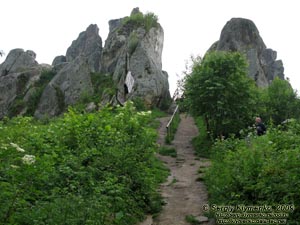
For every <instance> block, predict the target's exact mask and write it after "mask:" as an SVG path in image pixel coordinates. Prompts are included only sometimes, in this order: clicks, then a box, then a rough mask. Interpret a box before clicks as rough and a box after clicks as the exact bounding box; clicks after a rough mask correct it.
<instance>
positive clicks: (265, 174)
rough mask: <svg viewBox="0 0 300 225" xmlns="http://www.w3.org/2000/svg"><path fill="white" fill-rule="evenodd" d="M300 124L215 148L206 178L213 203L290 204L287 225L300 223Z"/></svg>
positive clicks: (230, 139)
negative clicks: (290, 208)
mask: <svg viewBox="0 0 300 225" xmlns="http://www.w3.org/2000/svg"><path fill="white" fill-rule="evenodd" d="M299 133H300V123H299V122H291V124H289V125H287V127H285V128H284V130H283V129H282V128H276V129H275V128H273V129H269V131H268V133H267V134H266V135H263V136H260V137H257V136H251V135H250V136H249V137H248V138H247V139H241V140H238V139H234V138H228V139H227V140H224V141H218V142H217V143H216V144H215V145H214V146H213V151H214V154H213V162H212V166H211V167H210V169H209V170H208V172H207V173H206V176H205V178H206V179H205V180H206V182H207V185H208V191H209V195H210V202H211V203H215V204H224V205H237V204H239V205H240V204H245V205H278V204H290V205H294V206H295V210H294V211H293V213H291V214H290V217H289V218H288V224H298V223H297V222H298V221H299V219H300V192H299V190H300V182H299V181H300V158H299V155H300V148H299V145H300V138H299Z"/></svg>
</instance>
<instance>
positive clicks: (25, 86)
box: [0, 49, 49, 119]
mask: <svg viewBox="0 0 300 225" xmlns="http://www.w3.org/2000/svg"><path fill="white" fill-rule="evenodd" d="M35 57H36V54H35V53H34V52H33V51H31V50H28V51H26V52H25V51H24V50H23V49H13V50H11V51H10V52H9V54H8V55H7V57H6V59H5V61H4V62H3V63H2V64H1V65H0V119H1V118H3V117H4V116H16V115H18V114H20V113H21V112H24V113H25V112H26V108H27V107H26V104H27V102H28V99H29V97H26V98H25V96H26V95H27V96H29V94H28V93H30V92H31V89H32V88H33V86H34V84H35V82H36V81H38V80H39V78H40V76H41V73H42V71H43V70H44V69H45V68H49V65H39V64H38V63H37V62H36V60H35Z"/></svg>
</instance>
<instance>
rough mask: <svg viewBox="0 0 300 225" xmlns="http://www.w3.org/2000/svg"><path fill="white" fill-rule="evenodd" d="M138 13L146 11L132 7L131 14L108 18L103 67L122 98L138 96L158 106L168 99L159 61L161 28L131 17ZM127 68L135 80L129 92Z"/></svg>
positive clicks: (162, 35) (165, 79)
mask: <svg viewBox="0 0 300 225" xmlns="http://www.w3.org/2000/svg"><path fill="white" fill-rule="evenodd" d="M138 16H140V17H144V18H145V16H146V15H143V14H142V13H141V12H140V11H139V9H138V8H135V9H133V11H132V13H131V16H130V18H123V19H117V20H111V21H109V25H110V28H109V30H110V33H109V35H108V38H107V40H106V42H105V47H104V50H103V55H102V59H101V66H102V71H103V72H104V73H110V74H113V79H114V81H115V82H116V83H117V84H118V85H117V88H118V98H119V99H121V101H125V100H128V99H134V98H136V97H139V98H142V99H143V100H144V103H145V104H146V105H147V106H149V107H150V106H158V107H161V106H162V105H163V104H164V103H165V102H167V101H169V99H170V94H169V83H168V74H167V72H165V71H162V61H161V57H162V49H163V41H164V32H163V29H162V27H161V25H160V24H159V23H157V22H156V21H154V22H153V24H152V26H151V27H146V26H145V25H143V24H142V25H141V24H140V23H138V22H137V21H135V20H134V19H131V18H136V17H138ZM129 72H130V73H131V75H132V77H133V80H134V86H133V89H132V91H131V92H130V91H128V87H127V84H126V82H125V80H126V76H127V74H128V73H129Z"/></svg>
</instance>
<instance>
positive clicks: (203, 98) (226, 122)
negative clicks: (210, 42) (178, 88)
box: [184, 52, 255, 137]
mask: <svg viewBox="0 0 300 225" xmlns="http://www.w3.org/2000/svg"><path fill="white" fill-rule="evenodd" d="M246 69H247V64H246V59H245V58H244V57H243V56H242V55H241V54H240V53H237V52H235V53H231V52H211V53H208V54H207V55H206V56H205V57H204V59H203V60H202V61H201V62H200V63H198V64H196V65H194V66H193V69H192V73H191V74H190V75H189V76H188V77H187V78H186V83H185V93H184V94H185V97H186V102H187V103H188V105H189V106H190V109H191V111H192V113H193V114H194V115H196V116H203V118H204V119H205V123H206V126H207V130H208V131H210V132H212V134H213V135H214V136H215V137H216V136H228V135H229V134H230V133H237V132H238V131H239V130H240V129H242V128H244V126H245V124H247V123H249V122H250V121H251V119H252V116H253V110H254V109H255V107H254V105H255V100H254V88H255V85H254V81H253V80H251V79H250V78H249V77H247V75H246Z"/></svg>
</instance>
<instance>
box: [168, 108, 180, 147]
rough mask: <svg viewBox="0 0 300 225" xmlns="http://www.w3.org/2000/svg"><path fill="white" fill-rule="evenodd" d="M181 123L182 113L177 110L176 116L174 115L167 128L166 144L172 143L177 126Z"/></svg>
mask: <svg viewBox="0 0 300 225" xmlns="http://www.w3.org/2000/svg"><path fill="white" fill-rule="evenodd" d="M179 123H180V114H179V112H178V111H177V112H176V113H175V115H174V117H173V120H172V122H171V123H170V125H169V127H168V129H167V135H166V138H165V142H166V144H171V143H172V141H173V140H174V137H175V134H176V131H177V128H178V126H179Z"/></svg>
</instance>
